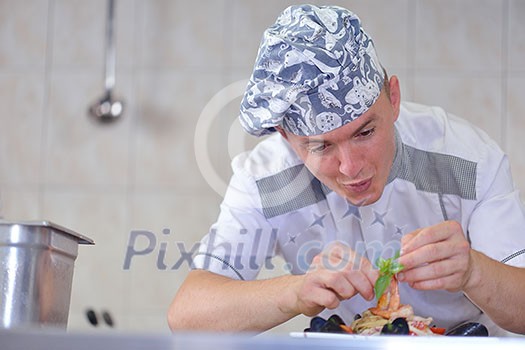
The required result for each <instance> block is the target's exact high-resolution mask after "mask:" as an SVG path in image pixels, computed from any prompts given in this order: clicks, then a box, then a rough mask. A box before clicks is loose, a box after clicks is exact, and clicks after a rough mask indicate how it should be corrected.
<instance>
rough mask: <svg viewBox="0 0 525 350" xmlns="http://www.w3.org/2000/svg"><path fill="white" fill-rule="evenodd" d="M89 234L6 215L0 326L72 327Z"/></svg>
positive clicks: (1, 227)
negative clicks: (76, 271) (79, 265)
mask: <svg viewBox="0 0 525 350" xmlns="http://www.w3.org/2000/svg"><path fill="white" fill-rule="evenodd" d="M79 244H94V243H93V241H92V240H91V239H89V238H87V237H85V236H83V235H80V234H78V233H76V232H73V231H71V230H69V229H66V228H64V227H61V226H59V225H56V224H54V223H52V222H48V221H38V222H37V221H28V222H10V221H3V220H0V328H20V327H55V328H66V326H67V320H68V315H69V304H70V300H71V285H72V280H73V268H74V262H75V259H76V258H77V254H78V245H79Z"/></svg>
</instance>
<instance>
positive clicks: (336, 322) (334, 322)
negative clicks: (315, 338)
mask: <svg viewBox="0 0 525 350" xmlns="http://www.w3.org/2000/svg"><path fill="white" fill-rule="evenodd" d="M344 324H345V323H344V321H343V320H342V319H341V317H339V316H338V315H332V316H330V318H329V319H328V320H327V321H326V323H325V324H324V325H323V326H322V327H321V332H323V333H343V332H344V330H343V329H342V328H341V325H344Z"/></svg>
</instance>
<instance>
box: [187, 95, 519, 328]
mask: <svg viewBox="0 0 525 350" xmlns="http://www.w3.org/2000/svg"><path fill="white" fill-rule="evenodd" d="M395 127H396V153H395V157H394V162H393V166H392V169H391V172H390V175H389V178H388V181H387V185H386V187H385V189H384V192H383V194H382V196H381V198H380V199H379V200H378V201H377V202H376V203H373V204H371V205H367V206H361V207H356V206H353V205H352V204H350V203H348V202H347V201H346V200H345V199H344V198H342V197H341V196H339V195H338V194H336V193H335V192H333V191H331V190H330V189H328V188H327V187H325V186H324V185H323V184H322V183H320V182H319V180H317V179H316V178H315V177H313V176H312V174H311V173H310V172H309V171H308V170H307V169H306V167H305V166H304V164H303V162H302V161H301V160H300V159H299V158H298V157H297V155H296V154H295V153H294V151H293V150H292V149H291V148H290V146H289V145H288V143H287V141H286V140H284V139H283V138H282V137H281V136H280V135H279V134H276V135H273V136H271V137H269V138H267V139H266V140H264V141H262V142H261V143H259V144H258V145H257V146H256V147H255V149H254V150H253V151H252V152H249V153H244V154H241V155H239V156H237V157H236V158H235V159H234V160H233V162H232V167H233V170H234V175H233V177H232V179H231V182H230V185H229V188H228V191H227V193H226V195H225V197H224V201H223V203H222V204H221V211H220V214H219V217H218V220H217V222H216V223H215V224H214V225H213V226H212V227H211V229H210V232H209V233H208V234H207V235H206V236H205V237H204V238H203V240H202V242H201V246H200V250H199V251H198V253H197V254H196V255H195V256H194V268H197V269H207V270H210V271H212V272H215V273H218V274H221V275H224V276H228V277H231V278H235V279H244V280H251V279H255V278H256V276H257V274H258V272H259V270H260V269H261V268H262V267H263V266H264V267H266V268H272V267H273V265H272V264H273V263H272V262H271V258H272V257H274V256H275V255H280V256H282V257H283V258H284V259H285V261H286V266H285V269H286V270H288V271H290V272H291V273H293V274H301V273H304V272H305V271H306V270H307V269H308V266H309V264H310V262H311V260H312V258H313V257H314V256H315V255H316V254H317V253H319V252H320V251H321V250H322V249H323V248H325V247H326V246H327V245H328V244H330V242H334V241H338V242H343V243H344V244H347V245H349V246H350V247H351V248H352V249H354V250H355V251H357V252H359V253H361V254H362V255H365V256H366V257H367V258H368V259H369V260H370V261H371V262H372V263H374V262H375V261H376V259H377V258H378V257H379V256H383V257H390V256H392V255H393V254H394V252H395V251H396V250H398V249H399V247H400V239H401V237H402V236H403V235H404V234H406V233H409V232H412V231H413V230H416V229H418V228H422V227H427V226H431V225H435V224H437V223H440V222H442V221H444V220H456V221H457V222H459V223H460V224H461V226H462V228H463V230H464V232H465V235H466V236H467V239H468V240H469V242H470V244H471V246H472V248H473V249H475V250H478V251H480V252H482V253H484V254H486V255H487V256H489V257H491V258H493V259H495V260H498V261H501V262H503V263H506V264H509V265H514V266H521V267H524V266H525V212H524V209H523V206H522V202H521V200H520V198H519V194H518V191H517V190H516V189H515V188H514V185H513V181H512V177H511V172H510V167H509V162H508V159H507V157H506V155H505V154H504V153H503V152H502V150H501V149H500V148H499V147H498V146H497V145H496V143H495V142H494V141H492V140H491V139H490V138H489V137H488V136H487V135H486V134H485V133H484V132H483V131H481V130H479V129H477V128H476V127H474V126H472V125H470V124H468V123H467V122H466V121H464V120H462V119H459V118H457V117H455V116H453V115H450V114H447V113H446V112H445V111H443V110H442V109H440V108H437V107H427V106H422V105H418V104H414V103H403V104H402V106H401V112H400V116H399V118H398V120H397V121H396V123H395ZM400 295H401V302H402V303H408V304H411V305H412V306H413V307H414V312H415V314H416V315H420V316H424V317H428V316H430V317H432V318H433V319H434V323H435V324H436V325H438V326H440V327H446V328H449V327H451V326H453V325H456V324H459V323H461V322H463V321H473V320H481V321H482V322H483V323H484V324H485V325H487V326H488V327H489V330H490V334H491V335H501V333H500V331H501V329H499V328H498V327H496V326H495V325H494V324H493V322H492V321H490V320H489V319H488V318H486V316H484V315H483V314H482V312H481V311H480V310H479V309H478V308H477V307H476V306H475V305H474V304H473V303H472V302H470V301H469V299H468V298H467V297H466V296H465V295H464V294H463V293H451V292H447V291H419V290H415V289H412V288H410V287H409V286H408V285H407V284H405V283H401V284H400ZM374 304H375V301H371V302H368V301H366V300H365V299H363V298H362V297H361V296H359V295H358V296H355V297H353V298H351V299H349V300H346V301H344V302H342V303H341V305H340V306H339V307H338V309H336V310H325V311H324V312H323V314H322V315H323V316H328V315H330V314H333V313H337V314H339V315H340V316H341V317H342V318H343V319H344V320H345V321H346V322H347V323H350V322H351V321H352V319H353V317H354V315H355V314H357V313H361V312H363V311H364V310H366V309H368V308H369V307H372V306H374Z"/></svg>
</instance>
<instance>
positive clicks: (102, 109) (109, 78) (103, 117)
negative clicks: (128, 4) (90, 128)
mask: <svg viewBox="0 0 525 350" xmlns="http://www.w3.org/2000/svg"><path fill="white" fill-rule="evenodd" d="M114 11H115V1H114V0H108V16H107V24H106V77H105V81H104V86H105V88H106V92H105V93H104V95H103V96H102V98H101V99H100V100H98V101H97V102H96V103H94V104H93V105H92V106H90V107H89V113H90V114H91V116H93V117H94V118H96V119H97V120H99V121H101V122H112V121H114V120H116V119H118V117H120V115H121V114H122V111H123V109H124V104H123V102H122V101H119V100H116V99H114V97H113V88H114V87H115V45H114V40H113V22H114Z"/></svg>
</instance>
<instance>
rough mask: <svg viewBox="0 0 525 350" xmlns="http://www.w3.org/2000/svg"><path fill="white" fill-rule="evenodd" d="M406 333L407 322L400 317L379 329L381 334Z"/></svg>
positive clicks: (407, 330)
mask: <svg viewBox="0 0 525 350" xmlns="http://www.w3.org/2000/svg"><path fill="white" fill-rule="evenodd" d="M408 333H409V327H408V322H407V320H405V319H404V318H402V317H399V318H396V319H395V320H394V321H392V323H387V324H385V325H384V326H383V328H382V329H381V334H391V335H407V334H408Z"/></svg>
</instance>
